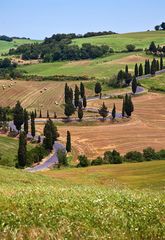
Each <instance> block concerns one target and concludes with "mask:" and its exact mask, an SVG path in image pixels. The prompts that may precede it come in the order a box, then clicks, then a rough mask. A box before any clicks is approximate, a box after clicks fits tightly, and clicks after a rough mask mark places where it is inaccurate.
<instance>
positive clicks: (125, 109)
mask: <svg viewBox="0 0 165 240" xmlns="http://www.w3.org/2000/svg"><path fill="white" fill-rule="evenodd" d="M133 111H134V105H133V102H132V98H131V95H128V94H126V95H125V97H124V98H123V103H122V114H121V116H122V118H124V117H131V115H132V113H133ZM98 113H99V114H100V116H102V117H103V120H104V119H105V118H106V117H107V116H108V115H109V114H110V112H109V110H108V108H107V106H106V105H105V103H104V102H103V104H102V106H101V107H100V108H99V110H98ZM116 115H117V112H116V105H115V104H114V105H113V108H112V111H111V116H112V117H111V118H112V120H115V118H116Z"/></svg>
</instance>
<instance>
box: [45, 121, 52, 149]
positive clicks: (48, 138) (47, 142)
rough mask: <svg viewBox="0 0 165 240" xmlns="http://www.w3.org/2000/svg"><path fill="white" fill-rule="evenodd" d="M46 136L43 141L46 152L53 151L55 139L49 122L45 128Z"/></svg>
mask: <svg viewBox="0 0 165 240" xmlns="http://www.w3.org/2000/svg"><path fill="white" fill-rule="evenodd" d="M44 136H45V138H44V140H43V146H44V148H45V149H46V150H49V151H51V150H52V149H53V144H52V143H53V137H52V131H51V125H50V123H49V120H48V121H47V122H46V124H45V127H44Z"/></svg>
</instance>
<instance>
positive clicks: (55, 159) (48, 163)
mask: <svg viewBox="0 0 165 240" xmlns="http://www.w3.org/2000/svg"><path fill="white" fill-rule="evenodd" d="M144 91H145V90H144V88H143V87H139V86H138V87H137V90H136V95H137V94H140V93H143V92H144ZM128 94H131V92H128ZM116 95H117V94H116ZM120 95H122V94H120ZM123 95H125V93H124V94H123ZM112 96H115V95H106V96H102V98H101V99H108V98H110V97H112ZM96 99H99V96H94V97H88V98H87V101H94V100H96ZM86 111H91V112H95V113H98V109H95V108H86ZM110 114H111V112H109V115H110ZM116 117H117V118H121V117H122V114H121V113H116ZM85 119H86V120H89V121H91V120H96V118H94V117H86V118H85ZM97 120H102V118H101V117H98V118H97ZM46 121H47V119H40V120H39V119H36V120H35V122H36V123H44V122H46ZM53 121H54V122H61V121H62V122H64V121H65V119H62V118H61V119H54V120H53ZM66 121H68V120H66ZM70 121H71V122H74V121H75V122H76V121H78V119H76V118H75V119H73V118H72V119H70ZM29 122H30V121H29ZM9 127H10V128H11V129H12V130H14V131H17V129H16V127H15V125H14V123H13V121H10V122H9ZM27 137H28V138H32V136H31V134H30V133H28V135H27ZM35 139H36V140H37V139H38V136H35ZM41 141H43V137H42V136H41ZM59 149H65V147H64V145H63V144H61V143H58V142H55V143H54V146H53V151H54V154H53V155H52V156H51V157H50V158H49V159H48V160H46V161H45V162H44V163H42V162H41V163H40V164H39V165H37V166H35V167H31V168H26V171H28V172H31V173H34V172H38V171H43V170H46V169H49V168H50V167H52V166H53V165H54V164H56V163H58V156H57V152H58V150H59Z"/></svg>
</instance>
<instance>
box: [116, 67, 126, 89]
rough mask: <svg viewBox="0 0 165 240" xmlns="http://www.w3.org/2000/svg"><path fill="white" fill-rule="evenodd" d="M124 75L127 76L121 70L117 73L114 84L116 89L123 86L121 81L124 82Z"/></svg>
mask: <svg viewBox="0 0 165 240" xmlns="http://www.w3.org/2000/svg"><path fill="white" fill-rule="evenodd" d="M126 75H127V76H128V74H127V73H125V72H123V71H122V70H120V71H119V72H118V74H117V82H116V84H117V86H118V87H122V85H123V80H124V78H125V76H126Z"/></svg>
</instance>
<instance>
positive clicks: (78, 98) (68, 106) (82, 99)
mask: <svg viewBox="0 0 165 240" xmlns="http://www.w3.org/2000/svg"><path fill="white" fill-rule="evenodd" d="M64 99H65V109H64V114H65V115H66V116H67V117H70V116H71V115H72V114H73V113H74V112H75V110H76V109H77V108H78V117H79V118H80V119H82V117H83V109H82V108H83V107H84V108H86V106H87V100H86V96H85V87H84V84H83V83H82V82H81V83H80V87H78V86H77V85H75V89H74V93H73V90H72V88H71V87H69V86H68V84H67V83H66V84H65V89H64Z"/></svg>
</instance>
